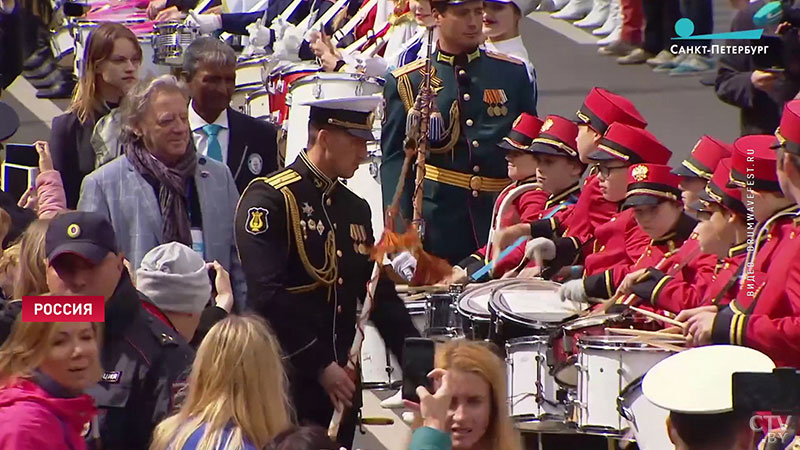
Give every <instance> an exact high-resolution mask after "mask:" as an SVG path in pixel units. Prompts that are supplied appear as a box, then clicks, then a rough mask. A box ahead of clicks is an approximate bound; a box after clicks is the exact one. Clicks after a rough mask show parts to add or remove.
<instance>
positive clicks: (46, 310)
mask: <svg viewBox="0 0 800 450" xmlns="http://www.w3.org/2000/svg"><path fill="white" fill-rule="evenodd" d="M105 306H106V302H105V298H103V297H102V296H47V295H40V296H31V297H22V321H23V322H103V321H104V320H105V316H106V311H105Z"/></svg>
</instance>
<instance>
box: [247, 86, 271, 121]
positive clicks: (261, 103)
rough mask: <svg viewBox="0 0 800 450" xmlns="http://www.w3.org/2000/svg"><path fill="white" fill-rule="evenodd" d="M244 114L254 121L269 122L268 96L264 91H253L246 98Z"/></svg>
mask: <svg viewBox="0 0 800 450" xmlns="http://www.w3.org/2000/svg"><path fill="white" fill-rule="evenodd" d="M245 113H246V114H247V115H248V116H251V117H255V118H256V119H263V120H269V118H270V113H269V94H268V93H267V91H266V90H265V89H262V90H259V91H255V92H253V93H251V94H249V95H248V96H247V104H246V106H245Z"/></svg>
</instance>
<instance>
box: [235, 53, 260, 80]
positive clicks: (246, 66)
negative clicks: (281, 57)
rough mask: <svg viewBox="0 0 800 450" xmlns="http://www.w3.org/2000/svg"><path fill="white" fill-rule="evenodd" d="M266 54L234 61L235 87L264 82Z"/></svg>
mask: <svg viewBox="0 0 800 450" xmlns="http://www.w3.org/2000/svg"><path fill="white" fill-rule="evenodd" d="M266 61H267V57H266V56H258V57H255V58H247V59H241V60H239V61H238V62H237V63H236V87H239V86H243V85H248V84H253V83H260V84H262V85H263V84H264V78H266V77H265V76H264V75H265V73H264V72H265V68H264V66H265V63H266Z"/></svg>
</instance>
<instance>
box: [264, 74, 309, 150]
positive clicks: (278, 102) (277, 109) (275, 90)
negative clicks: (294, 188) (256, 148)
mask: <svg viewBox="0 0 800 450" xmlns="http://www.w3.org/2000/svg"><path fill="white" fill-rule="evenodd" d="M320 70H321V69H320V67H319V66H312V65H310V64H293V65H290V66H288V67H279V68H276V69H275V70H273V71H272V72H271V73H270V74H269V77H268V80H267V91H269V95H270V98H269V104H270V110H271V111H272V122H273V123H276V124H282V123H283V121H285V120H286V117H287V116H288V115H289V105H288V103H287V101H286V97H287V95H288V93H289V87H290V86H291V84H292V83H293V82H294V81H295V80H299V79H301V78H303V77H306V76H308V75H312V74H314V73H317V72H319V71H320ZM307 125H308V115H306V126H307ZM300 148H305V144H303V146H302V147H300ZM292 161H294V157H293V158H292V160H291V161H289V163H291V162H292Z"/></svg>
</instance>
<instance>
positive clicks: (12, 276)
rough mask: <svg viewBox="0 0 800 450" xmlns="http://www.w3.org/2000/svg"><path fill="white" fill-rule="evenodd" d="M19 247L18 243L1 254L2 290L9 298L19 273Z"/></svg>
mask: <svg viewBox="0 0 800 450" xmlns="http://www.w3.org/2000/svg"><path fill="white" fill-rule="evenodd" d="M19 249H20V244H19V243H16V244H14V245H12V246H11V247H8V248H7V249H6V250H5V251H4V252H3V256H0V290H2V296H3V298H4V299H8V298H9V297H10V296H11V294H12V293H13V292H14V283H16V280H17V278H18V273H19Z"/></svg>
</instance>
